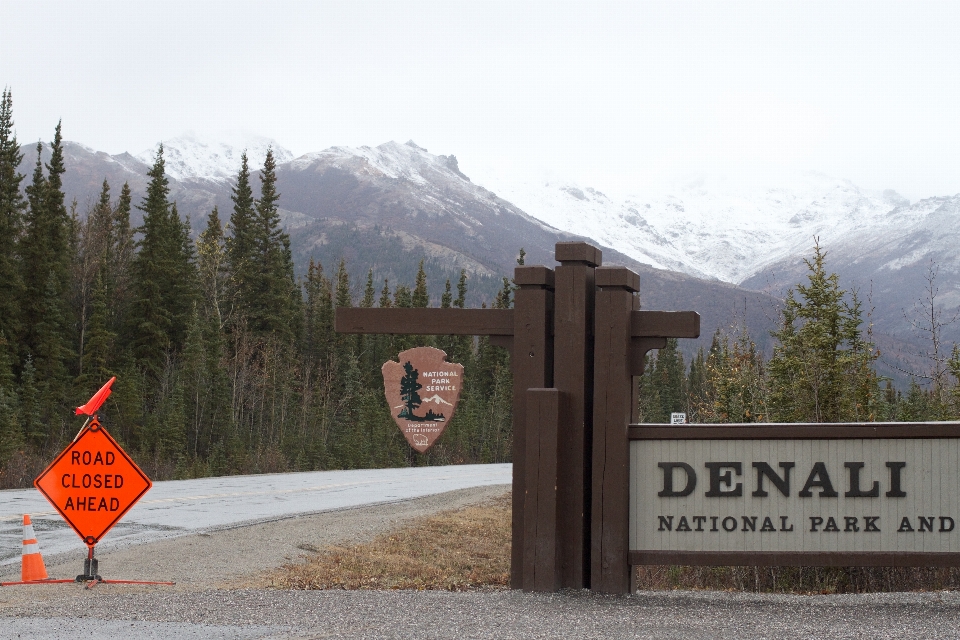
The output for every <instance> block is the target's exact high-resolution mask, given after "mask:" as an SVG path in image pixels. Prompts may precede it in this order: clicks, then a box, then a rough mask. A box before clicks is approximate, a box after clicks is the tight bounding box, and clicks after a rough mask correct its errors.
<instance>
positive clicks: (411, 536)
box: [270, 494, 510, 591]
mask: <svg viewBox="0 0 960 640" xmlns="http://www.w3.org/2000/svg"><path fill="white" fill-rule="evenodd" d="M509 583H510V494H507V495H505V496H503V497H501V498H497V499H496V500H492V501H490V502H487V503H484V504H481V505H477V506H473V507H467V508H463V509H457V510H454V511H445V512H442V513H439V514H437V515H435V516H431V517H428V518H422V519H418V520H415V521H414V522H412V523H411V524H409V525H407V526H405V527H403V528H401V529H399V530H397V531H394V532H392V533H389V534H385V535H381V536H379V537H378V538H376V539H375V540H373V541H372V542H370V543H368V544H361V545H356V546H352V547H343V546H331V547H328V548H326V549H325V550H323V551H322V552H321V553H319V554H317V555H316V556H313V557H311V558H308V559H307V561H306V562H304V563H302V564H296V565H286V566H284V567H282V568H281V569H279V570H278V571H277V572H276V573H274V574H273V575H271V576H270V584H271V585H272V586H274V587H279V588H283V589H419V590H424V589H440V590H445V591H466V590H475V589H503V588H506V587H507V586H508V585H509Z"/></svg>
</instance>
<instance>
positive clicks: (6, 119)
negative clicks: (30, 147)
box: [0, 89, 27, 365]
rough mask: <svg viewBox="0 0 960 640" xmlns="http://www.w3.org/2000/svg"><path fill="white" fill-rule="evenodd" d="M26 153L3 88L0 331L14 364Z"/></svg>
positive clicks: (20, 291) (20, 292) (0, 114)
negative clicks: (19, 244) (21, 170)
mask: <svg viewBox="0 0 960 640" xmlns="http://www.w3.org/2000/svg"><path fill="white" fill-rule="evenodd" d="M21 160H23V154H22V153H21V152H20V144H19V143H18V142H17V136H16V133H15V132H14V130H13V96H12V95H11V93H10V90H9V89H4V91H3V96H2V99H0V334H2V335H4V336H6V341H4V346H3V349H4V351H5V353H6V357H7V358H9V359H10V362H11V365H12V363H13V358H14V357H15V355H16V352H17V349H16V346H15V345H14V344H12V341H14V340H16V339H17V338H18V336H19V335H20V329H21V324H20V302H21V300H22V299H23V280H22V278H21V273H20V269H19V265H18V263H17V241H18V239H19V238H20V233H21V231H22V229H23V218H24V213H25V211H26V208H27V202H26V200H25V199H24V197H23V194H22V193H21V192H20V184H21V182H22V181H23V178H24V176H23V174H22V173H19V171H18V170H17V169H18V167H19V166H20V161H21Z"/></svg>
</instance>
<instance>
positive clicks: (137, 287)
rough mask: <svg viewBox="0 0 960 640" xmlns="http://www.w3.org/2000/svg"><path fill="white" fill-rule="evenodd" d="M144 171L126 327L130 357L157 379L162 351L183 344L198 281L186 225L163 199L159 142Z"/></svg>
mask: <svg viewBox="0 0 960 640" xmlns="http://www.w3.org/2000/svg"><path fill="white" fill-rule="evenodd" d="M148 175H149V176H150V183H149V185H148V186H147V194H146V196H144V198H143V202H142V203H141V204H140V205H139V207H138V208H139V209H140V210H141V211H143V226H141V227H140V229H139V231H140V232H141V233H142V234H143V235H142V238H141V240H140V241H139V243H138V245H139V249H140V250H139V252H138V253H137V254H136V257H135V258H134V260H133V265H132V272H133V283H132V284H133V291H134V297H133V300H132V304H131V312H130V317H129V323H128V331H129V334H130V338H131V339H130V343H131V345H132V348H133V352H134V355H135V356H136V358H137V359H138V360H139V362H140V363H141V365H142V366H144V367H145V368H146V369H147V371H149V372H150V373H151V375H153V376H154V377H156V376H159V374H160V371H161V369H162V367H163V366H164V362H165V360H166V355H167V354H168V353H173V352H176V351H178V350H179V349H180V347H181V346H182V345H183V341H184V340H185V338H186V333H187V327H188V324H189V320H190V314H191V313H192V310H193V303H194V300H195V296H196V287H197V282H196V267H195V264H194V261H193V257H194V256H193V248H192V241H191V240H190V237H189V233H188V229H187V226H186V224H185V223H184V222H183V221H181V220H180V217H179V215H178V214H177V210H176V206H175V205H174V204H173V203H171V202H170V201H169V200H168V194H169V192H170V186H169V182H168V180H167V177H166V175H165V173H164V160H163V145H160V147H159V149H158V150H157V156H156V159H155V161H154V164H153V167H152V168H151V169H150V172H149V173H148Z"/></svg>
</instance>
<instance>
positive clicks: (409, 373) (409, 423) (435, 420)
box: [382, 347, 463, 453]
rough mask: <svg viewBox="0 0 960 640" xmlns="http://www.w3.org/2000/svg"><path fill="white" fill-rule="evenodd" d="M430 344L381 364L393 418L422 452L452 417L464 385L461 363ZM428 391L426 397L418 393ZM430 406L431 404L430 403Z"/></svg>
mask: <svg viewBox="0 0 960 640" xmlns="http://www.w3.org/2000/svg"><path fill="white" fill-rule="evenodd" d="M446 358H447V354H446V353H444V352H443V351H441V350H440V349H435V348H433V347H416V348H414V349H408V350H406V351H404V352H402V353H400V356H399V358H398V360H399V361H392V360H391V361H389V362H387V363H385V364H384V365H383V369H382V371H383V388H384V393H385V394H386V397H387V403H388V404H389V406H390V407H392V409H393V411H392V412H391V413H392V414H393V420H394V422H396V423H397V426H398V427H400V431H401V432H402V433H403V436H404V437H405V438H406V439H407V442H409V443H410V446H411V447H413V448H414V449H416V450H417V451H419V452H420V453H424V452H425V451H427V449H429V448H430V447H432V446H433V443H434V442H436V440H437V438H439V437H440V435H441V434H442V433H443V431H444V429H445V428H446V426H447V423H449V422H450V419H451V418H453V412H454V411H455V410H456V408H457V402H458V401H459V399H460V390H461V389H462V388H463V385H462V380H463V366H462V365H460V364H456V363H452V362H447V360H446ZM421 392H424V395H426V394H427V393H429V394H431V395H429V396H426V397H423V396H421ZM430 405H433V406H430Z"/></svg>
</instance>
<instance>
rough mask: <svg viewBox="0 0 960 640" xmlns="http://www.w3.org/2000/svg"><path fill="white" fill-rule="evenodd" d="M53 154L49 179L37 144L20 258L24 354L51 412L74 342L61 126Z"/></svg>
mask: <svg viewBox="0 0 960 640" xmlns="http://www.w3.org/2000/svg"><path fill="white" fill-rule="evenodd" d="M51 149H52V152H51V156H50V162H49V163H48V164H47V165H46V168H47V174H48V175H47V177H46V178H45V177H44V174H43V168H42V164H41V163H42V161H41V152H42V150H43V146H42V144H40V143H38V144H37V165H36V167H35V168H34V173H33V182H32V184H31V185H30V186H29V187H27V199H28V201H29V211H28V215H27V219H26V225H25V229H24V235H23V239H22V240H21V242H20V255H21V260H22V262H21V268H22V278H23V282H24V286H25V293H26V295H25V296H24V300H23V305H22V313H23V316H22V318H23V330H24V341H23V350H24V352H25V353H26V354H30V355H32V356H33V363H34V366H35V367H36V371H37V375H38V388H40V389H41V390H42V391H43V393H44V397H43V400H42V402H41V405H42V406H43V407H44V409H45V410H51V411H52V410H54V407H53V406H51V405H49V404H48V403H49V402H58V401H59V400H61V399H62V398H61V396H62V394H63V392H64V391H65V388H64V385H65V384H66V373H67V370H66V366H65V363H66V359H67V358H68V357H69V353H70V351H71V349H70V346H69V345H70V343H71V342H72V341H71V340H70V330H69V328H70V327H71V326H73V323H71V322H70V321H69V316H70V308H69V301H68V294H69V269H70V265H71V263H72V262H73V252H72V251H71V242H70V239H71V232H72V227H73V223H72V221H71V219H70V217H69V215H68V213H67V209H66V207H65V206H64V195H63V190H62V185H63V180H62V175H63V173H64V171H65V167H64V161H63V140H62V134H61V127H60V125H59V124H58V125H57V128H56V133H55V135H54V140H53V144H52V145H51Z"/></svg>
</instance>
